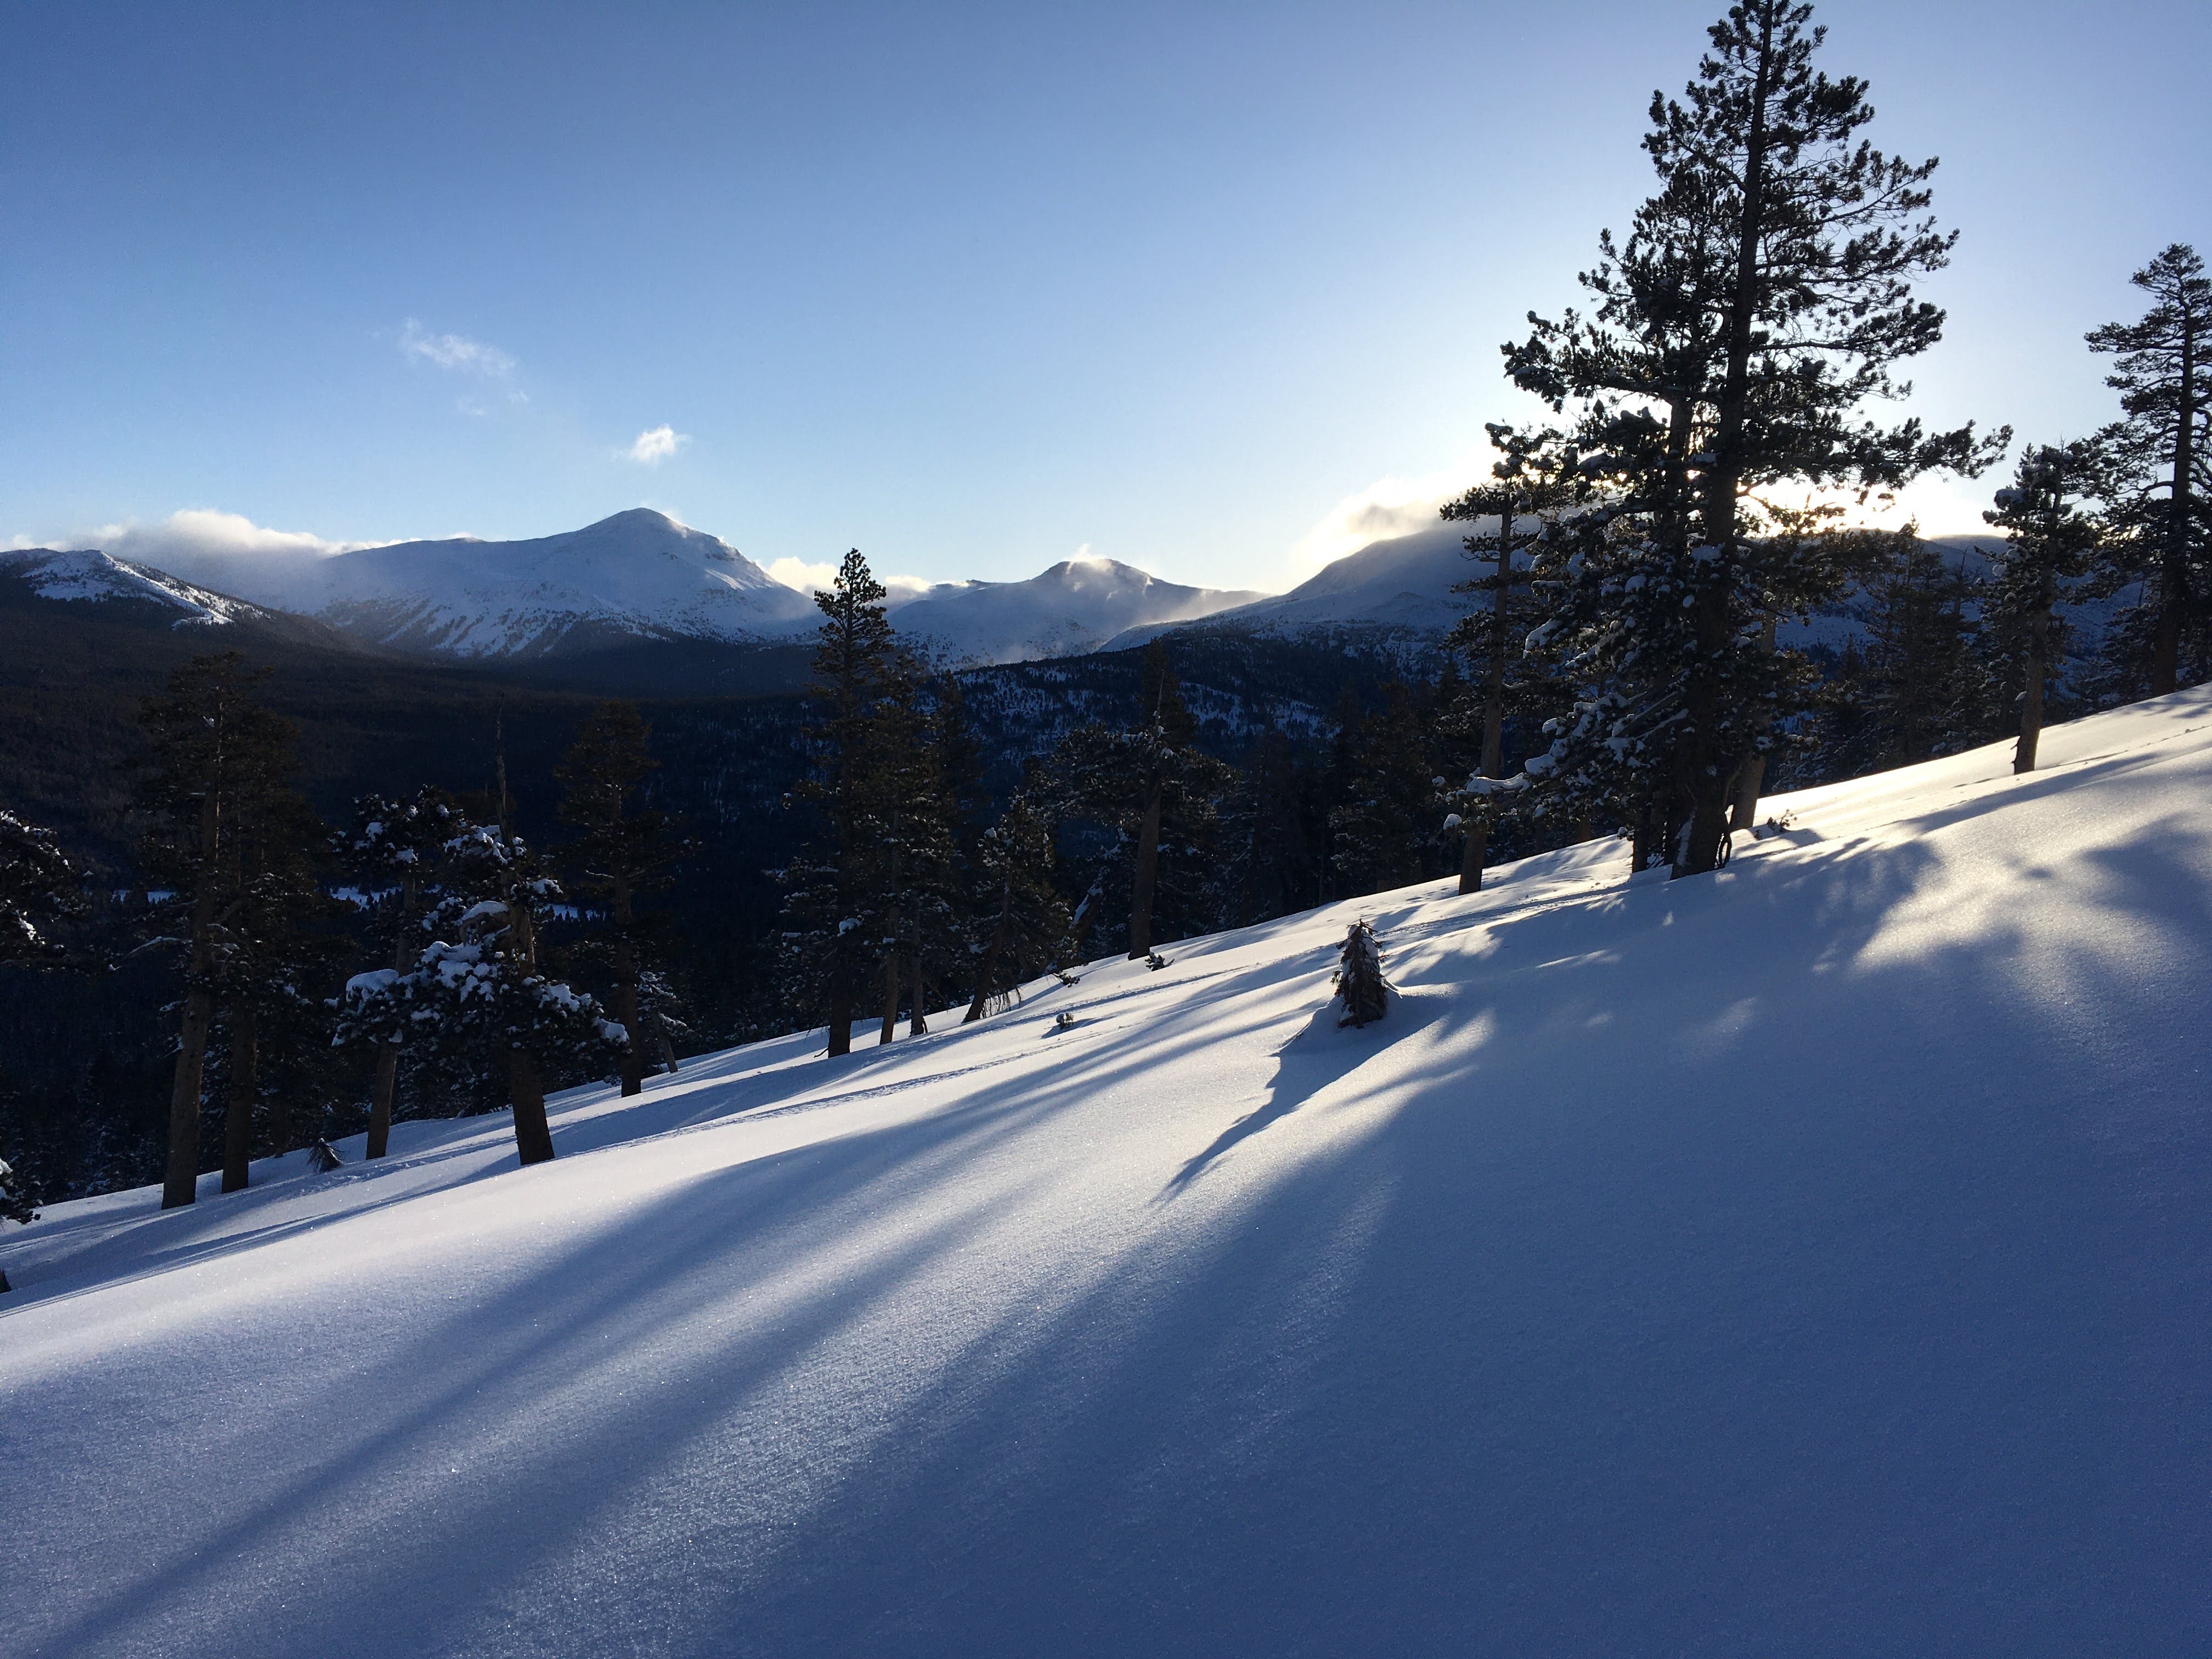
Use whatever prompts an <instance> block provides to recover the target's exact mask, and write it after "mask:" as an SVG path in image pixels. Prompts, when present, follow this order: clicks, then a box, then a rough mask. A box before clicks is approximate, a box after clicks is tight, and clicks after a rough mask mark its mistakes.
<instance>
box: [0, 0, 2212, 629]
mask: <svg viewBox="0 0 2212 1659" xmlns="http://www.w3.org/2000/svg"><path fill="white" fill-rule="evenodd" d="M1717 9H1718V3H1717V0H1701V3H1697V4H1683V3H1675V0H1655V3H1648V4H1638V5H1625V4H1615V3H1552V4H1544V5H1527V4H1523V5H1517V6H1503V5H1492V4H1486V3H1463V4H1459V5H1454V6H1435V7H1431V6H1417V5H1404V6H1393V5H1375V4H1363V5H1360V6H1358V7H1352V6H1349V5H1343V6H1335V7H1298V6H1291V5H1267V6H1258V5H1255V6H1249V7H1240V6H1211V7H1209V6H1202V5H1191V4H1182V5H1174V6H1167V7H1159V8H1152V7H1148V6H1146V5H1143V4H1135V3H1116V4H1114V5H1111V6H1103V5H1102V6H1097V7H1092V8H1087V9H1079V8H1062V7H1054V6H1048V5H1042V4H1038V3H1034V0H1032V3H1028V4H1023V5H1013V6H1007V7H1004V8H994V7H985V6H964V7H958V8H955V7H951V6H939V7H921V6H893V5H884V6H867V7H841V6H836V5H811V6H804V7H776V8H743V7H737V6H713V7H706V6H702V7H696V8H695V7H684V6H673V5H671V6H642V5H631V6H623V7H615V6H590V7H586V6H574V5H570V6H562V5H555V4H547V3H536V4H526V5H514V6H493V5H450V4H449V5H435V6H421V7H416V6H409V5H404V4H380V5H378V6H375V7H373V8H369V7H362V8H357V9H356V8H349V7H346V6H343V5H339V4H334V3H323V4H317V5H313V6H305V7H302V6H297V5H285V6H275V7H268V8H253V7H222V6H214V5H194V6H189V7H178V6H167V5H164V6H148V7H143V8H137V7H120V6H111V5H101V4H96V3H72V4H54V5H46V4H23V3H16V0H0V36H4V39H5V43H6V49H5V51H4V52H0V215H4V219H0V222H4V224H5V225H6V227H7V228H8V231H9V235H8V239H7V240H8V252H7V255H6V257H5V258H0V319H4V321H0V387H4V395H0V456H4V457H5V461H4V465H0V544H4V543H5V542H6V541H8V540H9V539H10V538H15V539H16V540H18V541H19V542H29V543H33V544H51V543H54V542H70V543H76V544H82V543H83V542H85V541H87V540H92V539H100V538H102V537H103V536H106V537H109V538H112V531H108V530H107V529H106V527H108V526H119V525H137V526H142V527H144V526H160V525H161V523H162V522H163V521H165V520H167V519H168V518H169V517H170V515H171V514H173V513H178V512H179V511H188V510H196V511H198V512H201V513H222V514H228V515H236V519H235V520H206V519H202V520H197V521H196V522H197V523H198V525H199V526H201V529H202V531H203V532H205V533H216V534H228V533H236V534H238V535H240V536H246V535H250V534H251V533H253V532H250V531H249V530H247V529H245V528H241V527H240V526H248V525H250V526H263V527H270V528H273V529H275V530H277V531H282V532H291V533H296V534H301V535H308V536H313V537H319V538H325V539H328V540H331V541H349V540H389V539H393V538H410V537H419V536H434V535H445V534H452V533H456V532H470V533H473V534H477V535H483V536H494V537H507V536H530V535H542V534H546V533H550V532H554V531H557V530H562V529H568V528H572V527H574V526H578V525H580V524H584V523H586V522H589V521H590V520H595V519H598V518H600V517H604V516H605V514H607V513H612V512H615V511H618V510H620V509H622V508H623V507H633V506H637V505H640V504H644V505H650V506H654V507H660V508H662V509H664V510H665V511H667V512H669V513H672V514H674V515H675V516H676V517H678V518H680V519H682V520H684V521H685V522H686V523H689V524H693V525H696V526H700V527H701V528H702V529H706V530H710V531H712V532H715V533H716V534H718V535H720V536H722V537H724V538H726V539H727V540H729V541H731V542H732V543H734V544H736V545H737V546H738V547H739V548H741V549H743V550H745V551H746V552H747V553H749V554H750V555H751V556H754V557H756V558H757V559H759V560H761V561H762V562H763V563H768V562H774V561H776V560H779V559H789V560H793V561H796V562H799V563H802V564H803V563H809V562H822V561H827V560H830V559H834V558H835V557H836V555H837V554H838V553H839V552H841V551H842V550H843V549H844V548H846V547H848V546H852V545H858V546H860V547H861V548H863V549H864V550H866V551H867V552H868V553H869V555H870V556H871V557H872V559H873V560H874V561H875V562H876V563H877V565H878V568H883V569H885V570H888V571H896V572H902V573H910V574H919V575H923V576H927V577H931V578H935V579H945V578H951V577H959V576H982V577H990V578H1010V577H1018V576H1026V575H1030V574H1035V573H1036V571H1037V570H1038V569H1040V568H1042V567H1043V566H1044V565H1046V564H1048V563H1049V562H1052V561H1054V560H1055V559H1059V558H1064V557H1066V556H1069V555H1070V554H1073V553H1074V552H1076V551H1077V550H1079V549H1088V550H1089V551H1090V552H1091V553H1092V554H1094V555H1100V556H1113V557H1116V558H1121V559H1124V560H1127V561H1128V562H1132V563H1135V564H1139V565H1142V566H1144V567H1145V568H1148V569H1151V570H1153V571H1155V572H1157V573H1158V574H1163V575H1167V576H1170V577H1173V578H1175V579H1176V580H1188V581H1198V582H1205V583H1208V584H1211V585H1214V586H1249V587H1262V588H1280V587H1285V586H1290V585H1291V584H1292V583H1294V582H1295V581H1297V580H1301V579H1303V577H1304V575H1306V574H1310V572H1311V570H1312V569H1313V568H1316V563H1317V562H1318V561H1319V559H1320V558H1322V556H1328V555H1331V554H1334V552H1338V551H1341V550H1346V548H1347V547H1348V546H1349V545H1350V544H1352V542H1353V541H1355V540H1356V539H1357V537H1356V536H1355V535H1354V534H1352V531H1351V530H1350V529H1349V528H1348V526H1350V525H1351V524H1352V522H1353V521H1354V520H1359V521H1362V522H1367V523H1371V524H1387V523H1389V522H1392V521H1394V515H1393V513H1392V512H1390V511H1387V510H1386V511H1381V512H1376V513H1368V514H1367V515H1366V516H1365V518H1364V520H1362V519H1361V515H1360V512H1359V509H1360V508H1361V507H1362V506H1363V505H1370V506H1372V505H1377V504H1379V505H1380V506H1381V507H1383V508H1385V509H1389V508H1391V507H1395V509H1396V511H1395V519H1397V520H1404V519H1407V518H1409V517H1412V516H1420V515H1422V514H1424V513H1425V502H1426V501H1429V500H1430V499H1432V498H1433V497H1435V496H1437V495H1442V494H1443V493H1445V492H1446V491H1447V490H1448V489H1450V488H1452V487H1453V486H1455V484H1458V483H1463V482H1465V481H1466V480H1467V478H1468V477H1470V476H1471V475H1472V473H1473V472H1474V470H1475V468H1476V466H1477V465H1478V459H1479V455H1480V444H1481V434H1482V423H1483V422H1485V421H1486V420H1490V419H1498V418H1516V417H1520V416H1525V415H1526V414H1527V413H1528V408H1527V406H1526V405H1525V404H1522V403H1521V402H1519V401H1518V400H1516V398H1515V397H1514V396H1513V395H1512V394H1510V392H1507V390H1506V389H1505V388H1504V386H1503V385H1502V384H1501V382H1500V381H1499V379H1498V369H1497V362H1498V357H1497V346H1498V343H1499V342H1500V341H1501V340H1503V339H1504V338H1505V337H1507V335H1508V334H1509V333H1510V332H1512V331H1515V330H1516V327H1518V326H1519V319H1521V318H1522V314H1523V313H1525V312H1527V311H1528V309H1529V308H1531V307H1535V308H1538V309H1545V310H1548V309H1553V308H1555V307H1559V306H1560V305H1562V304H1563V303H1565V302H1567V301H1570V300H1571V297H1572V293H1573V276H1574V272H1575V271H1576V270H1577V269H1578V268H1580V267H1581V266H1582V265H1583V264H1587V263H1588V261H1589V256H1590V253H1591V251H1592V248H1593V246H1594V244H1595V238H1596V235H1597V232H1598V230H1599V228H1600V227H1601V226H1604V225H1607V224H1613V225H1620V224H1621V223H1623V222H1625V221H1626V217H1627V216H1628V212H1629V210H1631V209H1632V206H1633V205H1634V204H1635V202H1636V201H1637V200H1638V198H1639V197H1641V196H1642V195H1643V194H1644V191H1645V190H1646V186H1647V178H1648V174H1647V172H1646V164H1645V162H1644V158H1643V157H1642V155H1641V154H1640V152H1639V151H1638V148H1637V140H1638V136H1639V134H1640V132H1641V131H1642V129H1643V125H1644V108H1645V106H1646V104H1647V102H1648V100H1649V99H1650V94H1651V91H1652V90H1653V88H1655V87H1657V88H1665V89H1667V90H1668V91H1669V92H1674V91H1676V90H1678V89H1679V88H1680V85H1681V83H1682V82H1684V81H1685V80H1686V78H1687V76H1689V74H1690V72H1691V70H1692V66H1693V64H1694V63H1695V60H1696V58H1697V55H1698V52H1699V48H1700V46H1701V45H1702V29H1703V27H1704V26H1705V24H1706V23H1707V22H1709V21H1711V18H1712V16H1713V15H1715V14H1716V12H1717ZM1819 15H1820V19H1821V20H1822V21H1825V22H1826V23H1827V24H1828V26H1829V29H1830V42H1829V46H1828V49H1827V51H1826V54H1825V56H1824V59H1823V62H1824V64H1825V65H1826V67H1827V68H1829V69H1830V70H1831V71H1832V72H1850V73H1858V74H1862V75H1865V76H1869V78H1870V79H1871V80H1872V82H1873V83H1874V93H1875V104H1876V106H1877V107H1878V109H1879V110H1880V112H1881V114H1880V118H1879V119H1878V120H1877V121H1876V123H1875V127H1874V129H1873V137H1875V142H1876V143H1879V144H1881V145H1882V146H1883V147H1884V148H1887V149H1893V150H1896V151H1899V152H1902V153H1905V154H1907V155H1912V156H1916V157H1917V156H1920V155H1929V154H1934V155H1941V156H1942V158H1943V166H1942V170H1941V172H1940V173H1938V175H1937V197H1936V205H1937V209H1938V211H1939V213H1940V214H1941V215H1942V218H1943V220H1944V222H1946V223H1947V224H1950V225H1954V226H1957V227H1958V228H1960V229H1961V230H1962V231H1963V232H1964V233H1965V234H1964V237H1963V239H1962V241H1961V244H1960V250H1959V254H1958V257H1957V258H1956V260H1955V262H1954V265H1953V267H1952V269H1951V270H1948V271H1947V272H1945V273H1944V274H1943V275H1942V276H1941V277H1940V278H1939V279H1937V280H1936V282H1934V283H1931V284H1930V285H1929V290H1928V291H1929V294H1930V295H1931V296H1932V297H1934V298H1936V300H1937V301H1940V302H1941V303H1943V304H1945V305H1946V306H1948V307H1949V309H1950V312H1951V319H1952V320H1951V326H1950V331H1949V335H1948V338H1947V340H1946V342H1945V343H1944V344H1943V345H1942V346H1941V347H1940V348H1938V349H1937V350H1936V352H1935V353H1932V354H1930V356H1929V357H1927V358H1926V359H1924V360H1923V362H1922V363H1921V364H1919V365H1918V366H1917V368H1916V369H1915V371H1914V379H1915V380H1916V381H1917V386H1918V392H1917V396H1916V401H1915V404H1914V407H1915V408H1916V409H1917V410H1919V411H1920V412H1922V413H1923V414H1924V415H1926V416H1928V418H1929V419H1930V420H1931V421H1956V420H1960V419H1965V418H1968V417H1972V418H1977V419H1979V420H1981V421H1983V422H1985V423H1994V422H2012V423H2013V424H2014V425H2015V426H2016V427H2017V428H2020V429H2021V433H2022V434H2023V435H2025V436H2029V437H2033V438H2045V437H2056V436H2061V435H2073V434H2077V433H2080V432H2082V431H2086V430H2087V429H2089V428H2091V427H2093V426H2094V425H2095V424H2097V423H2098V422H2100V421H2102V420H2103V419H2105V418H2106V416H2107V415H2108V413H2109V412H2110V411H2109V404H2108V394H2107V393H2106V392H2105V391H2104V389H2103V387H2102V385H2101V367H2100V364H2099V362H2097V361H2096V360H2094V359H2093V358H2091V357H2090V356H2088V355H2087V352H2086V351H2085V350H2083V349H2082V348H2081V343H2080V341H2081V332H2082V331H2083V330H2084V329H2086V328H2087V327H2090V326H2092V325H2094V324H2096V323H2098V322H2100V321H2103V320H2105V319H2109V318H2112V317H2115V316H2120V315H2124V314H2128V313H2130V310H2131V309H2132V308H2133V307H2134V299H2133V295H2132V293H2131V291H2130V289H2128V286H2127V282H2126V278H2127V275H2128V272H2129V271H2130V270H2131V269H2133V268H2134V267H2135V266H2136V265H2138V264H2141V263H2142V261H2143V260H2144V259H2145V258H2148V256H2149V255H2150V254H2151V253H2152V252H2154V251H2155V250H2156V249H2157V248H2159V247H2160V246H2164V245H2165V244H2166V243H2167V242H2169V241H2172V240H2191V241H2197V242H2198V243H2199V244H2200V245H2201V246H2207V251H2208V252H2212V216H2208V214H2207V211H2206V210H2207V206H2208V197H2212V188H2208V168H2207V166H2206V164H2205V160H2204V158H2205V157H2206V155H2208V154H2212V100H2207V99H2206V98H2204V97H2203V87H2204V86H2205V85H2206V84H2208V78H2212V77H2208V74H2207V71H2208V70H2212V7H2206V6H2203V5H2202V4H2197V3H2190V4H2176V3H2158V4H2154V3H2134V4H2129V3H2118V4H2107V5H2101V6H2098V7H2089V6H2086V5H2079V4H2072V5H2057V4H2034V3H2023V4H1996V3H1988V4H1983V3H1944V0H1921V3H1914V4H1904V3H1893V0H1833V3H1827V4H1823V5H1822V6H1820V13H1819ZM663 428H665V436H661V437H659V438H658V439H653V438H647V441H646V442H645V443H644V444H643V446H642V447H640V440H641V435H655V434H659V433H661V431H662V429H663ZM1982 494H1984V489H1982V488H1981V487H1979V486H1976V487H1972V488H1971V489H1956V488H1943V487H1938V488H1936V489H1930V490H1929V491H1927V492H1925V493H1924V494H1923V495H1922V496H1921V497H1920V498H1919V501H1918V505H1919V507H1920V510H1921V512H1922V513H1923V520H1924V521H1925V522H1926V523H1927V524H1928V525H1929V527H1930V528H1931V529H1947V528H1963V527H1968V526H1971V525H1972V524H1973V523H1974V522H1975V520H1974V516H1973V515H1974V512H1975V507H1976V503H1977V502H1978V499H1979V496H1980V495H1982ZM209 526H214V527H213V528H212V529H210V528H209Z"/></svg>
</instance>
